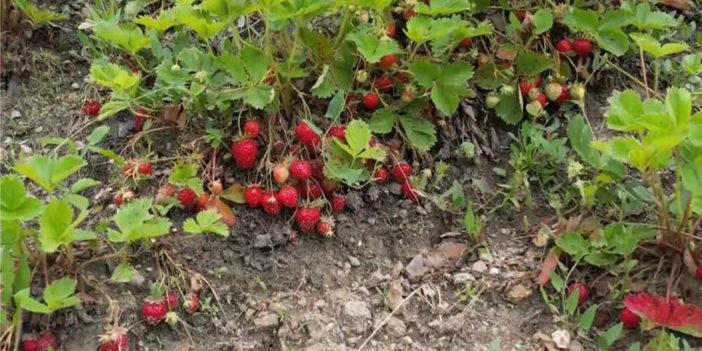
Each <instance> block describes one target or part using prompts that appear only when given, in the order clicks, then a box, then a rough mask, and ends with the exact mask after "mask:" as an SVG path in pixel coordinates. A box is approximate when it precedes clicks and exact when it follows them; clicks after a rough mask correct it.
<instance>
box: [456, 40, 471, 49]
mask: <svg viewBox="0 0 702 351" xmlns="http://www.w3.org/2000/svg"><path fill="white" fill-rule="evenodd" d="M471 44H473V39H471V38H463V40H461V43H460V44H458V45H459V46H460V47H462V48H467V47H470V45H471Z"/></svg>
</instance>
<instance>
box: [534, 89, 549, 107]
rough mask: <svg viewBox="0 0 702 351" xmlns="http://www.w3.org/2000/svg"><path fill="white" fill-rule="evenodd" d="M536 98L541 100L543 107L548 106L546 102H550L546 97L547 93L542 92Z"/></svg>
mask: <svg viewBox="0 0 702 351" xmlns="http://www.w3.org/2000/svg"><path fill="white" fill-rule="evenodd" d="M536 100H538V101H539V103H540V104H541V107H542V108H543V107H546V104H547V103H548V100H547V99H546V95H545V94H543V93H540V94H539V96H537V97H536Z"/></svg>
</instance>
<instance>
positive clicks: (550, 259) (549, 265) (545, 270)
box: [538, 248, 561, 286]
mask: <svg viewBox="0 0 702 351" xmlns="http://www.w3.org/2000/svg"><path fill="white" fill-rule="evenodd" d="M560 254H561V251H560V250H558V249H557V248H552V249H551V251H549V253H548V256H546V259H544V263H543V265H542V266H541V274H539V280H538V283H539V285H540V286H544V285H546V283H548V282H549V280H551V276H550V275H549V272H551V271H552V270H554V269H556V267H558V256H560Z"/></svg>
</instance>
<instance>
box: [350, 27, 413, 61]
mask: <svg viewBox="0 0 702 351" xmlns="http://www.w3.org/2000/svg"><path fill="white" fill-rule="evenodd" d="M346 40H349V41H351V42H353V43H354V44H356V50H358V52H359V53H360V54H361V55H362V56H363V58H364V59H365V60H366V61H367V62H368V63H376V62H379V61H380V59H381V58H382V57H383V56H386V55H390V54H401V53H402V49H401V48H400V45H398V44H397V41H395V40H392V39H390V38H378V37H377V36H376V35H373V33H372V28H371V27H360V28H358V29H357V30H356V31H354V32H352V33H349V34H348V35H347V36H346Z"/></svg>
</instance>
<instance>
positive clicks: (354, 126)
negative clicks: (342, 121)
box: [346, 119, 371, 156]
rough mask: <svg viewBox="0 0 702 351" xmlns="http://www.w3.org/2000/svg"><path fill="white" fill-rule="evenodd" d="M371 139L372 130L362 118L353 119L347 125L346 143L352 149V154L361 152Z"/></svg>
mask: <svg viewBox="0 0 702 351" xmlns="http://www.w3.org/2000/svg"><path fill="white" fill-rule="evenodd" d="M370 140H371V130H370V127H368V125H367V124H366V123H365V122H363V121H361V120H357V119H356V120H353V121H351V122H350V123H349V124H348V125H347V126H346V143H347V145H348V146H349V149H350V151H351V156H356V155H358V154H360V153H361V152H362V151H363V150H364V149H365V148H366V145H368V143H369V142H370Z"/></svg>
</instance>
